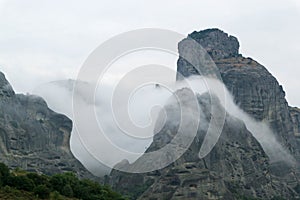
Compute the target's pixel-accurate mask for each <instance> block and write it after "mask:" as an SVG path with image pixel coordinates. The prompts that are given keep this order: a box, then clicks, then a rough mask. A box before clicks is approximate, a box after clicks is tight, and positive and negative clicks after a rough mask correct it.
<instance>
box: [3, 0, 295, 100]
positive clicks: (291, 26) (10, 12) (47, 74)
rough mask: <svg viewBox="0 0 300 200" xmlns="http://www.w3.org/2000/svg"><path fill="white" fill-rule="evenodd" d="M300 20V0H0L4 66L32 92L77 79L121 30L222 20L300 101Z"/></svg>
mask: <svg viewBox="0 0 300 200" xmlns="http://www.w3.org/2000/svg"><path fill="white" fill-rule="evenodd" d="M299 24H300V1H298V0H278V1H276V0H264V1H261V0H251V1H249V0H247V1H246V0H243V1H242V0H228V1H220V0H206V1H203V0H185V1H183V0H151V1H141V0H132V1H130V0H127V1H124V0H111V1H101V0H100V1H89V0H86V1H74V0H72V1H56V0H51V1H47V0H44V1H40V0H26V1H23V0H0V71H2V72H4V73H5V74H6V76H7V78H8V79H9V81H10V82H11V84H12V85H13V87H14V89H15V90H16V91H17V92H23V93H26V92H31V91H33V90H34V88H36V87H37V86H38V85H40V84H42V83H44V82H48V81H54V80H59V79H66V78H76V74H77V71H78V70H79V68H80V66H81V65H82V63H83V62H84V60H85V59H86V58H87V56H88V55H89V54H90V53H91V52H92V51H93V50H94V49H95V48H96V47H97V46H98V45H99V44H101V42H103V41H105V40H107V39H109V38H110V37H112V36H114V35H117V34H120V33H122V32H125V31H130V30H133V29H138V28H149V27H150V28H164V29H170V30H174V31H177V32H179V33H182V34H185V35H187V34H188V33H190V32H192V31H194V30H202V29H205V28H213V27H217V28H220V29H222V30H224V31H225V32H227V33H229V34H231V35H234V36H236V37H238V39H239V41H240V44H241V53H242V54H243V55H244V56H246V57H252V58H254V59H255V60H257V61H258V62H260V63H261V64H263V65H265V66H266V67H267V68H268V70H269V71H271V73H272V74H273V75H274V76H276V77H277V79H278V80H279V82H280V84H282V85H283V86H284V89H285V91H286V93H287V97H288V101H289V103H290V104H291V105H293V106H300V93H299V92H298V91H299V90H298V86H299V73H300V66H299V63H298V58H299V55H300V46H299V44H300V26H299ZM297 56H298V57H297Z"/></svg>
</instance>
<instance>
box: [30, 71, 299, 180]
mask: <svg viewBox="0 0 300 200" xmlns="http://www.w3.org/2000/svg"><path fill="white" fill-rule="evenodd" d="M75 84H77V86H79V87H78V88H79V90H78V91H79V92H77V93H76V94H75V95H76V96H75V97H74V98H77V100H78V102H79V106H80V107H81V109H80V110H81V111H82V113H80V114H81V115H82V116H87V115H88V114H87V113H85V108H91V107H93V109H94V110H95V115H96V118H97V122H98V126H100V128H101V130H102V131H103V132H105V137H106V138H102V137H101V136H100V135H99V134H97V133H98V132H99V129H98V128H99V127H98V128H91V127H94V126H91V120H90V119H89V117H88V116H87V117H85V118H84V117H83V119H82V120H84V123H83V124H84V126H86V127H83V130H87V131H86V132H85V133H78V131H77V130H76V129H75V128H74V126H76V124H75V125H74V124H73V130H72V133H71V140H70V144H71V151H72V153H73V154H74V156H75V157H76V158H77V159H78V160H79V161H80V162H81V163H82V164H83V165H84V166H85V167H86V168H87V169H88V170H89V171H91V172H92V173H93V174H95V175H98V176H102V175H105V174H108V173H109V172H110V170H111V168H112V166H114V165H116V164H117V163H119V162H120V161H122V160H124V159H127V160H128V161H129V162H130V163H132V162H134V161H135V160H136V159H138V158H139V157H140V156H142V155H143V153H144V152H145V150H146V149H147V148H148V147H149V146H150V144H151V142H152V140H153V134H154V132H153V130H154V128H155V133H157V132H158V131H159V130H160V129H159V128H160V127H162V126H163V123H161V122H160V123H158V124H160V126H159V127H155V126H157V125H156V121H157V118H158V113H159V112H160V111H161V109H162V108H163V107H164V105H165V104H166V102H167V101H168V99H170V97H171V96H172V95H173V94H174V92H175V91H176V90H178V89H181V88H185V87H189V88H191V89H192V90H193V91H195V92H196V93H198V94H203V93H205V92H207V91H209V92H213V93H214V94H216V95H217V96H218V98H219V99H220V102H221V104H222V106H223V107H224V108H225V110H226V112H227V113H228V114H230V115H232V116H234V117H236V118H238V119H241V120H242V121H244V123H245V125H246V127H247V129H248V130H249V131H250V132H251V133H252V134H253V136H254V137H255V138H256V139H257V140H258V142H259V143H260V144H261V146H262V148H263V149H264V151H265V152H266V154H267V155H268V156H269V158H270V161H271V162H278V161H285V162H287V163H289V164H293V163H294V159H293V157H292V156H291V155H290V154H289V153H288V151H287V150H285V149H284V148H283V146H282V145H281V144H280V143H279V142H278V141H277V140H276V138H275V134H274V131H273V130H271V129H270V127H269V125H268V124H267V123H266V122H259V121H256V120H255V119H253V118H252V117H250V116H249V115H247V114H246V113H245V112H244V111H243V110H242V109H240V108H239V106H238V105H236V104H235V103H234V98H233V96H232V95H231V94H230V92H229V91H228V90H227V89H226V87H225V85H224V84H223V83H222V82H221V81H219V80H217V79H214V78H208V77H203V76H192V77H190V78H188V79H187V81H186V82H182V81H177V82H174V81H167V82H165V85H159V84H154V83H152V84H147V85H143V86H142V87H139V88H136V90H134V91H131V96H130V99H127V98H125V96H124V98H125V99H123V98H122V96H119V98H118V99H117V100H118V103H117V104H114V105H116V106H117V107H115V108H114V110H115V111H117V112H118V111H124V112H125V111H127V112H128V116H129V118H130V120H131V122H132V124H133V125H134V126H137V127H139V128H145V127H148V129H147V130H150V131H145V132H139V133H138V134H136V135H130V134H128V133H126V132H125V133H124V129H123V130H122V129H121V128H120V126H121V125H120V124H118V123H116V118H115V116H114V114H115V113H114V112H113V109H112V103H111V102H112V98H113V97H114V96H113V93H114V91H115V88H114V86H115V85H114V84H111V83H110V82H106V83H105V82H104V83H102V84H100V85H99V87H97V89H96V91H95V99H94V101H92V102H91V101H89V100H87V99H86V98H85V97H86V92H87V91H88V90H89V86H90V85H91V83H89V82H84V81H75V80H62V81H55V82H50V83H47V84H44V85H41V86H39V87H38V88H36V89H35V90H34V94H36V95H39V96H42V97H43V98H44V99H45V100H46V102H47V104H48V106H49V107H50V108H51V109H52V110H54V111H56V112H59V113H63V114H65V115H66V116H68V117H69V118H70V119H72V120H73V117H74V115H73V108H72V98H73V89H74V85H75ZM130 84H131V83H128V85H126V84H125V85H122V88H121V89H122V90H129V89H132V87H131V86H130ZM208 85H209V86H213V87H212V88H209V89H208V88H207V86H208ZM224 97H225V98H224ZM122 102H123V103H122ZM160 119H161V118H160ZM73 121H74V120H73ZM82 136H84V137H85V138H87V139H86V140H85V142H82ZM106 141H111V143H113V144H114V145H115V146H116V147H117V148H119V149H122V150H124V151H126V152H131V153H130V154H123V155H122V154H116V153H113V152H107V149H108V144H107V142H106ZM97 155H101V156H100V157H101V161H100V160H99V157H98V156H97ZM124 156H127V157H124ZM102 163H105V164H106V165H104V164H102Z"/></svg>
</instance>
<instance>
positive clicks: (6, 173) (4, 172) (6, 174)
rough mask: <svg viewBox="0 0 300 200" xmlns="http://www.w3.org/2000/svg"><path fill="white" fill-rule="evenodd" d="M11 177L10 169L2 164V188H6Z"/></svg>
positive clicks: (0, 168)
mask: <svg viewBox="0 0 300 200" xmlns="http://www.w3.org/2000/svg"><path fill="white" fill-rule="evenodd" d="M9 176H10V173H9V169H8V167H7V166H6V165H5V164H3V163H0V187H2V186H5V185H6V184H7V180H8V177H9Z"/></svg>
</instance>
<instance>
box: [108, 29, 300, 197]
mask: <svg viewBox="0 0 300 200" xmlns="http://www.w3.org/2000/svg"><path fill="white" fill-rule="evenodd" d="M189 39H193V40H195V41H196V42H197V43H199V44H201V46H202V47H203V48H204V49H205V50H206V51H207V53H208V55H210V57H211V58H207V59H211V60H213V61H214V63H215V64H216V67H217V68H213V67H210V66H209V67H207V66H205V65H202V61H201V60H202V59H203V57H197V56H198V55H197V53H195V51H194V48H197V47H195V45H192V46H188V45H186V44H189V45H190V44H191V43H188V42H186V41H187V40H189ZM178 49H179V55H184V54H185V55H187V56H188V57H189V60H191V61H192V62H193V64H194V65H192V64H191V63H189V62H188V61H187V60H185V59H184V58H183V57H180V58H179V59H178V63H177V65H178V68H177V70H178V72H179V73H180V74H181V75H182V76H185V77H189V76H191V75H206V76H212V77H214V78H218V79H220V80H222V81H223V82H224V84H225V85H226V87H227V88H228V90H229V91H230V92H231V93H232V95H233V97H234V101H235V103H236V104H237V105H239V106H240V107H241V109H243V110H244V111H245V112H246V113H248V114H249V115H250V116H251V117H253V118H254V119H255V120H257V121H263V122H265V123H267V124H269V125H270V128H271V129H272V131H273V132H274V134H275V136H276V139H277V140H278V142H279V143H280V144H281V145H282V146H283V147H284V148H285V149H287V151H288V152H289V153H291V154H292V155H293V157H295V158H296V160H297V161H299V152H300V145H299V139H298V138H299V137H300V134H299V127H300V110H299V109H298V108H291V107H289V105H288V103H287V101H286V99H285V92H284V91H283V88H282V86H280V85H279V83H278V81H277V80H276V78H274V77H273V76H272V74H271V73H269V72H268V70H267V69H266V68H265V67H264V66H262V65H261V64H259V63H258V62H256V61H254V60H253V59H251V58H245V57H243V56H242V55H241V54H239V42H238V40H237V39H236V38H235V37H233V36H229V35H228V34H226V33H224V32H223V31H221V30H218V29H208V30H204V31H200V32H193V33H191V34H190V35H189V36H188V38H186V39H184V40H183V41H182V42H180V43H179V48H178ZM204 57H207V56H206V55H204ZM195 65H196V67H197V68H198V69H196V68H195V67H194V66H195ZM177 78H178V79H180V76H177ZM178 92H179V93H180V91H178ZM198 101H199V105H200V107H201V109H202V110H203V111H206V112H203V113H204V115H205V116H202V118H203V119H208V120H209V119H210V116H211V113H210V111H209V109H207V108H208V107H209V105H210V103H209V102H208V101H207V96H205V95H202V96H199V97H198ZM166 107H167V108H168V105H167V106H166ZM219 107H220V109H223V108H222V107H221V106H220V105H219ZM173 109H174V106H173ZM167 110H168V109H167ZM169 112H171V111H170V110H169ZM175 124H176V123H175ZM202 126H203V124H202ZM174 130H176V126H175V127H174V122H173V123H166V127H165V128H164V129H162V131H161V132H159V133H157V134H156V135H155V136H154V140H153V143H152V145H151V146H150V147H149V148H148V149H147V151H146V152H151V151H152V150H155V149H157V148H160V147H161V146H163V145H166V144H167V143H168V142H170V138H172V134H171V136H170V133H172V132H174ZM203 130H205V129H202V131H198V132H197V136H196V138H195V140H194V141H193V143H192V145H191V146H190V148H189V149H188V151H186V153H185V154H184V155H183V156H182V157H181V158H180V159H178V160H177V161H176V162H175V163H173V164H171V165H169V166H168V167H166V168H164V169H161V170H157V171H155V172H152V173H144V174H129V173H124V172H120V171H117V170H113V171H112V173H111V177H110V183H111V184H112V185H113V186H114V187H115V188H116V189H118V190H119V191H121V192H123V193H127V194H131V195H133V198H138V199H153V200H154V199H242V198H243V197H254V198H258V199H272V198H275V197H277V196H280V197H284V198H286V199H297V198H299V194H298V193H299V192H300V190H299V187H300V185H299V181H298V180H299V179H298V178H299V174H300V173H299V166H298V164H297V165H295V166H293V167H290V166H288V165H287V164H286V163H283V162H278V163H270V160H269V158H268V156H267V155H266V153H265V152H264V150H263V149H262V147H261V145H260V144H259V142H258V141H257V140H256V139H255V138H254V137H253V136H252V134H251V133H250V132H249V131H248V130H247V128H246V126H245V125H244V122H243V121H241V120H239V119H236V118H234V117H233V116H230V115H227V116H226V121H225V125H224V129H223V131H222V134H221V138H220V140H219V141H218V143H217V144H216V146H215V147H214V149H213V150H212V152H210V154H209V155H208V156H207V157H205V158H204V159H200V158H199V157H198V152H199V148H200V146H201V141H202V140H203V137H204V136H203V135H204V134H205V131H203ZM261 134H264V133H263V132H262V133H261ZM140 161H143V156H142V157H141V158H139V159H138V160H137V161H136V163H139V162H140ZM140 163H142V162H140ZM123 165H124V166H125V167H127V168H130V167H133V166H135V163H133V164H129V163H125V162H123ZM297 192H298V193H297Z"/></svg>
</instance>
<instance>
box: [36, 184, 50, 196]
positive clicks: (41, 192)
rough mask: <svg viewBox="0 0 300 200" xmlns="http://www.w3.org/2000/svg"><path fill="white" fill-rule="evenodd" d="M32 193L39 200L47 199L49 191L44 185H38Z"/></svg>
mask: <svg viewBox="0 0 300 200" xmlns="http://www.w3.org/2000/svg"><path fill="white" fill-rule="evenodd" d="M33 192H34V194H35V195H36V196H37V197H39V198H41V199H48V198H49V196H50V189H49V188H48V187H47V186H46V185H38V186H37V187H35V188H34V190H33Z"/></svg>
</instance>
